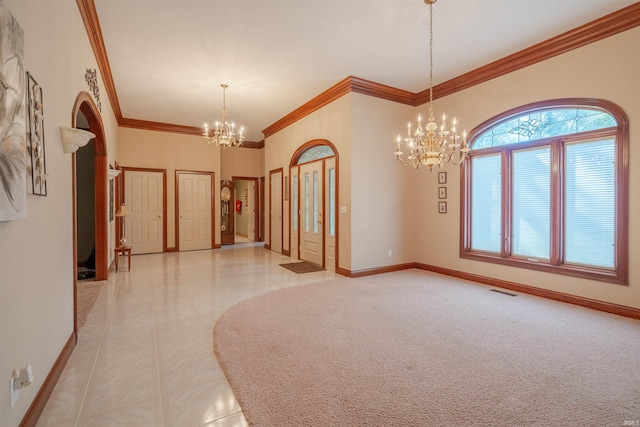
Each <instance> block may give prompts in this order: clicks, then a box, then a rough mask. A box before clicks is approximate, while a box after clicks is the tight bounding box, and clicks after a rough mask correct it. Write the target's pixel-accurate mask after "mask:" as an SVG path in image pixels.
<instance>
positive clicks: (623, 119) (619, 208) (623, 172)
mask: <svg viewBox="0 0 640 427" xmlns="http://www.w3.org/2000/svg"><path fill="white" fill-rule="evenodd" d="M561 107H587V108H588V107H596V108H600V109H603V110H605V111H607V112H608V113H610V114H611V115H612V116H613V117H614V118H615V119H616V121H617V123H618V126H617V127H611V128H606V129H599V130H594V131H587V132H580V133H574V134H569V135H561V136H557V137H552V138H545V139H541V140H535V141H530V142H529V141H528V142H523V143H517V144H509V145H507V146H497V147H488V148H483V149H479V150H477V151H476V152H477V153H480V154H489V153H500V155H501V161H502V171H503V177H502V188H503V192H502V207H501V214H502V218H503V220H502V222H501V232H502V236H507V235H509V232H508V230H511V214H512V212H511V203H510V200H509V198H510V197H511V191H512V187H511V179H509V178H507V177H510V176H511V170H510V168H509V165H510V163H509V162H508V161H507V155H506V153H507V152H508V151H511V150H513V149H515V148H517V149H521V148H525V147H526V148H529V147H535V146H540V145H549V144H550V146H551V151H552V164H551V236H552V237H551V247H550V261H549V262H548V263H547V262H532V261H529V260H526V259H519V258H515V257H511V256H510V255H509V254H510V253H511V242H510V241H509V242H507V243H505V241H504V239H503V241H502V243H501V250H500V254H496V253H488V252H483V251H477V250H476V251H472V250H471V227H472V224H471V210H470V208H471V175H472V173H471V158H472V157H473V154H472V155H470V156H468V157H467V158H466V159H465V161H464V163H463V166H462V168H461V173H460V258H463V259H470V260H475V261H483V262H489V263H495V264H501V265H507V266H514V267H519V268H525V269H530V270H536V271H544V272H550V273H554V274H560V275H568V276H574V277H580V278H584V279H591V280H597V281H604V282H609V283H616V284H622V285H628V277H629V276H628V274H629V273H628V271H629V265H628V264H629V263H628V254H629V233H628V232H629V220H628V218H629V121H628V119H627V116H626V114H625V113H624V112H623V111H622V109H621V108H620V107H618V106H617V105H615V104H613V103H612V102H610V101H606V100H602V99H593V98H562V99H553V100H547V101H540V102H534V103H531V104H527V105H523V106H520V107H517V108H514V109H511V110H509V111H506V112H504V113H501V114H499V115H497V116H494V117H492V118H490V119H489V120H486V121H485V122H483V123H482V124H480V125H479V126H477V127H476V128H474V129H473V130H472V131H471V132H470V133H469V138H468V140H469V143H470V146H472V144H473V141H474V140H475V138H476V137H477V136H479V135H481V134H482V133H483V132H484V131H486V130H487V129H488V128H490V127H492V126H495V125H497V124H499V123H500V122H502V121H505V120H508V119H509V118H512V117H513V116H516V115H519V114H522V113H525V112H527V111H534V110H540V109H553V108H561ZM585 137H587V138H585ZM602 137H614V138H615V150H616V151H615V162H616V169H615V177H616V182H615V189H616V190H615V200H616V201H615V206H616V212H615V218H616V220H615V231H614V239H615V243H616V247H615V251H614V258H615V261H614V268H613V269H604V268H597V267H587V266H581V265H575V264H563V262H562V261H563V260H562V254H563V253H564V250H563V249H564V248H563V244H564V236H563V234H564V203H563V202H564V201H563V199H562V198H563V195H564V194H563V191H561V189H560V188H559V187H560V184H561V182H562V180H563V174H564V164H563V162H564V144H565V143H566V142H571V141H575V140H581V141H582V140H584V141H586V140H589V139H597V138H602ZM557 236H560V238H558V237H557Z"/></svg>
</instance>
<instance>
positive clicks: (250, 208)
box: [247, 181, 256, 242]
mask: <svg viewBox="0 0 640 427" xmlns="http://www.w3.org/2000/svg"><path fill="white" fill-rule="evenodd" d="M247 197H248V202H247V222H248V224H247V237H248V239H249V240H250V241H252V242H255V241H256V182H255V181H249V186H248V195H247Z"/></svg>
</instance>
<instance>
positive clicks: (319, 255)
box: [298, 160, 324, 267]
mask: <svg viewBox="0 0 640 427" xmlns="http://www.w3.org/2000/svg"><path fill="white" fill-rule="evenodd" d="M322 166H323V162H322V160H320V161H317V162H312V163H305V164H304V165H302V166H300V175H299V178H298V179H300V224H299V226H300V258H301V259H303V260H305V261H309V262H312V263H314V264H318V265H320V266H323V267H324V239H323V236H324V221H323V218H322V213H323V212H324V197H323V187H324V186H323V182H324V175H323V167H322Z"/></svg>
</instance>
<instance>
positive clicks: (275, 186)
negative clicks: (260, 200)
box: [269, 171, 282, 253]
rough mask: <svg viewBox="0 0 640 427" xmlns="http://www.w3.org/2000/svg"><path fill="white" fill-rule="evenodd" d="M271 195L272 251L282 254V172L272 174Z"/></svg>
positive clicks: (270, 237) (270, 232) (270, 238)
mask: <svg viewBox="0 0 640 427" xmlns="http://www.w3.org/2000/svg"><path fill="white" fill-rule="evenodd" d="M269 193H270V194H269V196H270V199H269V206H270V207H271V208H270V215H269V217H270V221H271V226H270V227H269V230H270V231H269V240H270V243H271V250H272V251H275V252H280V253H282V171H278V172H272V173H271V177H270V185H269Z"/></svg>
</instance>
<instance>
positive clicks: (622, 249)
mask: <svg viewBox="0 0 640 427" xmlns="http://www.w3.org/2000/svg"><path fill="white" fill-rule="evenodd" d="M469 141H470V143H469V144H470V147H471V151H470V152H469V156H468V158H467V159H466V160H465V167H464V169H463V203H462V215H463V229H462V245H461V257H463V258H470V259H475V260H482V261H488V262H496V263H500V264H507V265H514V266H518V267H523V268H530V269H535V270H543V271H551V272H555V273H559V274H567V275H573V276H578V277H585V278H590V279H595V280H604V281H609V282H614V283H622V284H626V283H627V270H628V267H627V265H628V262H627V257H628V234H627V231H628V230H627V215H628V170H627V168H628V123H627V119H626V116H625V115H624V113H623V112H622V110H621V109H620V108H619V107H617V106H615V105H614V104H612V103H610V102H607V101H602V100H593V99H562V100H553V101H546V102H541V103H536V104H530V105H526V106H523V107H520V108H517V109H515V110H511V111H508V112H506V113H503V114H501V115H499V116H497V117H495V118H493V119H491V120H488V121H487V122H485V123H483V124H482V125H480V126H479V127H478V128H477V129H475V130H474V131H473V132H472V133H471V134H470V137H469Z"/></svg>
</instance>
